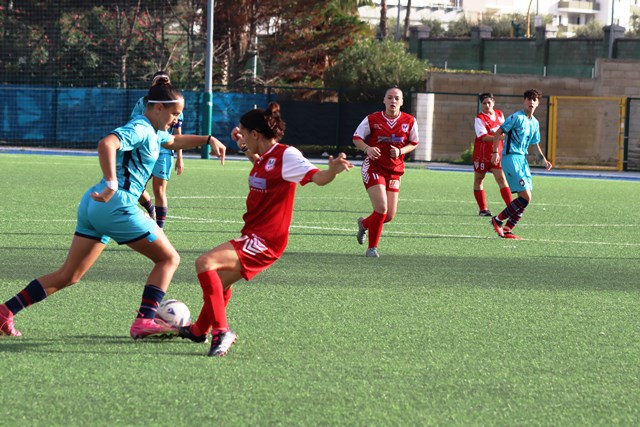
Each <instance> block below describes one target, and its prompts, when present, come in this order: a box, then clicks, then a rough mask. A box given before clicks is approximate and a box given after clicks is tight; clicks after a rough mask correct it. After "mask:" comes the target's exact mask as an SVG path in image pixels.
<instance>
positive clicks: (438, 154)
mask: <svg viewBox="0 0 640 427" xmlns="http://www.w3.org/2000/svg"><path fill="white" fill-rule="evenodd" d="M594 77H595V78H570V77H542V76H533V75H518V74H479V73H461V72H457V73H449V72H440V71H438V72H432V71H430V72H428V73H427V83H426V87H425V92H427V93H433V94H434V97H435V101H434V108H433V117H432V127H433V129H431V130H429V133H430V135H432V140H433V143H432V147H431V153H429V154H430V155H429V156H428V157H424V158H423V159H422V160H428V161H456V160H458V159H459V158H460V155H461V153H462V152H464V151H465V150H466V149H468V148H469V145H470V144H471V143H472V142H473V139H474V136H475V134H474V131H473V120H474V118H475V115H476V114H477V111H478V104H477V101H478V100H477V94H478V93H481V92H493V93H494V94H495V96H496V108H497V109H500V110H502V111H503V112H504V113H505V115H509V114H511V113H513V112H515V111H517V110H519V109H520V108H522V94H523V92H524V91H525V90H526V89H530V88H536V89H538V90H541V91H542V93H543V95H544V97H545V99H544V100H543V102H542V103H541V104H540V107H538V110H537V111H536V117H537V118H538V120H539V121H540V125H541V131H542V140H543V143H542V146H543V149H546V139H547V123H548V117H547V113H548V105H547V100H548V98H547V97H549V96H560V95H568V96H587V97H598V96H613V97H638V98H640V61H638V60H609V59H598V60H596V67H595V70H594ZM637 103H640V100H638V101H637ZM419 108H421V106H420V103H419V102H418V103H416V105H415V107H414V114H417V115H421V117H423V115H424V113H423V112H420V111H419ZM568 108H569V107H568ZM576 110H577V109H576ZM630 110H631V111H630V112H629V115H630V125H629V133H630V135H629V141H628V146H629V148H628V153H629V169H632V170H638V169H640V129H638V128H640V115H639V114H640V107H638V106H637V105H636V104H635V103H632V108H630ZM593 114H594V116H589V117H587V116H584V115H583V116H581V117H582V118H579V119H576V120H575V122H574V123H575V125H574V126H575V128H573V129H568V128H566V127H565V128H563V135H562V137H565V138H568V137H567V135H581V137H579V138H575V139H576V140H578V139H582V138H584V137H586V136H584V135H585V129H592V131H590V132H587V134H586V135H593V136H592V138H593V137H597V138H606V139H607V140H606V141H604V145H608V144H610V143H614V142H609V140H611V141H615V140H616V138H617V129H616V128H615V127H614V128H612V127H611V120H612V119H611V107H610V106H609V107H608V108H607V109H606V110H605V111H600V112H599V113H598V111H595V112H594V113H593ZM416 117H418V116H416ZM424 120H425V119H423V122H424ZM594 120H595V121H596V123H592V121H594ZM597 121H601V122H599V123H598V122H597ZM585 122H588V126H586V125H585ZM419 125H420V132H421V133H424V132H425V131H426V129H425V128H424V124H423V123H421V122H420V121H419ZM560 136H561V135H559V137H560ZM567 143H568V142H567ZM566 147H567V149H568V151H569V152H568V154H567V156H568V158H567V161H570V158H571V155H570V153H572V152H575V151H576V148H575V147H572V148H571V149H569V147H570V144H569V145H566ZM598 150H599V152H602V153H605V154H606V155H609V154H610V153H611V147H604V148H602V147H600V148H599V149H598ZM416 159H417V160H419V158H418V157H416Z"/></svg>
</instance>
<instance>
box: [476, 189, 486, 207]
mask: <svg viewBox="0 0 640 427" xmlns="http://www.w3.org/2000/svg"><path fill="white" fill-rule="evenodd" d="M473 196H474V197H475V198H476V202H478V207H479V208H480V210H481V211H486V210H487V195H486V193H485V192H484V190H473Z"/></svg>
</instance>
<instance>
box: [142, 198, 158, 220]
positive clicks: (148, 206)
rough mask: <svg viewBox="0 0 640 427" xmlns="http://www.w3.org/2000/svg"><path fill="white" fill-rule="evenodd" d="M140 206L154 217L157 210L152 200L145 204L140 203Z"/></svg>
mask: <svg viewBox="0 0 640 427" xmlns="http://www.w3.org/2000/svg"><path fill="white" fill-rule="evenodd" d="M140 206H142V207H143V208H145V209H146V211H147V212H149V215H150V216H153V211H154V210H155V207H154V206H153V202H152V201H151V200H147V201H146V202H144V203H140Z"/></svg>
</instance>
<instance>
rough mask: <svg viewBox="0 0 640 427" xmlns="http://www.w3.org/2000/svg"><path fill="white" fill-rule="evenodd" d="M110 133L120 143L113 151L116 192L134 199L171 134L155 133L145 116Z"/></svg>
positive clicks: (140, 191) (138, 194)
mask: <svg viewBox="0 0 640 427" xmlns="http://www.w3.org/2000/svg"><path fill="white" fill-rule="evenodd" d="M111 133H112V134H114V135H115V136H117V137H118V139H119V140H120V149H119V150H118V151H116V175H117V177H118V189H119V190H123V191H126V192H128V193H130V194H131V195H133V196H134V197H135V198H136V200H137V199H138V198H139V197H140V194H142V191H143V190H144V187H145V186H146V184H147V181H148V180H149V177H151V172H152V171H153V166H154V165H155V164H156V161H157V160H158V156H159V154H160V148H161V145H160V144H162V143H164V142H167V141H169V139H170V138H171V135H170V134H169V133H168V132H166V131H161V130H159V131H156V130H155V129H154V128H153V125H151V122H150V121H149V119H147V118H146V117H145V116H136V117H135V118H134V119H132V120H131V121H129V123H127V124H126V125H124V126H121V127H119V128H117V129H115V130H113V131H111Z"/></svg>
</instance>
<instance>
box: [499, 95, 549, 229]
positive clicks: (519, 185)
mask: <svg viewBox="0 0 640 427" xmlns="http://www.w3.org/2000/svg"><path fill="white" fill-rule="evenodd" d="M541 97H542V93H541V92H539V91H538V90H536V89H529V90H528V91H526V92H525V93H524V108H523V109H522V110H520V111H518V112H515V113H513V114H512V115H510V116H509V117H507V119H506V120H505V121H504V123H503V124H502V125H501V126H500V128H499V129H498V130H497V131H496V133H495V135H494V136H493V145H494V147H498V146H499V143H500V139H501V138H502V137H503V135H504V146H503V147H502V169H503V170H504V173H505V175H506V176H507V182H508V183H509V187H511V191H513V192H517V193H518V197H517V198H516V199H515V200H513V201H512V202H511V203H510V204H509V206H507V207H506V209H505V210H503V211H502V212H500V214H498V216H494V217H493V218H491V225H492V226H493V229H494V230H495V231H496V233H498V235H499V236H500V237H503V238H505V239H516V240H520V238H519V237H518V236H516V235H515V234H513V229H514V228H515V226H516V225H517V224H518V221H520V219H521V218H522V214H523V213H524V210H525V209H526V207H527V206H528V205H529V203H530V202H531V191H532V190H533V184H532V182H531V170H530V169H529V162H527V157H526V156H527V154H528V151H529V145H531V144H533V145H535V146H536V148H537V149H538V157H539V158H540V160H541V161H542V162H543V163H544V166H545V168H547V170H549V169H551V168H552V166H553V165H552V164H551V162H550V161H548V160H547V158H546V157H545V156H544V153H543V152H542V149H541V148H540V123H539V122H538V119H536V118H535V117H533V113H534V112H535V111H536V108H537V107H538V105H539V104H540V98H541ZM499 162H500V152H499V151H497V150H496V149H495V148H494V150H493V153H492V155H491V163H493V164H494V165H497V164H498V163H499ZM505 221H506V222H507V223H506V224H504V222H505ZM503 224H504V225H503Z"/></svg>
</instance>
